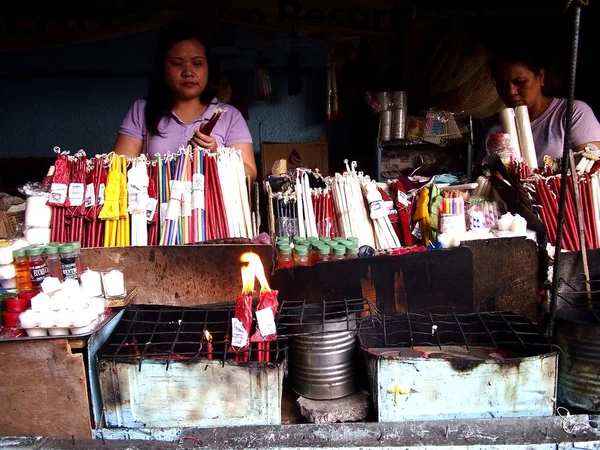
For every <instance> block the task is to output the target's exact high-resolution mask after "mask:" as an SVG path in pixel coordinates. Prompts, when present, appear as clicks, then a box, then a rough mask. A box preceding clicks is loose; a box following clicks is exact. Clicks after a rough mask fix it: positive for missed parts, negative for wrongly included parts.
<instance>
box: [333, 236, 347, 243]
mask: <svg viewBox="0 0 600 450" xmlns="http://www.w3.org/2000/svg"><path fill="white" fill-rule="evenodd" d="M332 240H333V241H335V242H341V241H345V240H346V239H345V238H343V237H342V236H336V237H334V238H333V239H332Z"/></svg>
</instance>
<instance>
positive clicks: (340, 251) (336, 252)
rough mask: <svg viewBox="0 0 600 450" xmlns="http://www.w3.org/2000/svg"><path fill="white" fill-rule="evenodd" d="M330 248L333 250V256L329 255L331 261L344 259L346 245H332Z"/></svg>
mask: <svg viewBox="0 0 600 450" xmlns="http://www.w3.org/2000/svg"><path fill="white" fill-rule="evenodd" d="M331 248H332V250H333V256H332V257H331V260H332V261H340V260H342V259H344V255H345V253H346V247H344V246H343V245H334V246H333V247H331Z"/></svg>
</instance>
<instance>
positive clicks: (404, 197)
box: [396, 191, 410, 206]
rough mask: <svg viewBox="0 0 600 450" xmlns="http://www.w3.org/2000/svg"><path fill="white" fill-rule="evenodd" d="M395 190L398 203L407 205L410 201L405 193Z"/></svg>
mask: <svg viewBox="0 0 600 450" xmlns="http://www.w3.org/2000/svg"><path fill="white" fill-rule="evenodd" d="M396 192H397V194H398V195H397V196H396V197H397V198H398V203H400V204H401V205H402V206H408V205H409V204H410V202H409V201H408V195H406V193H404V192H402V191H396Z"/></svg>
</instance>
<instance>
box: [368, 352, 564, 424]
mask: <svg viewBox="0 0 600 450" xmlns="http://www.w3.org/2000/svg"><path fill="white" fill-rule="evenodd" d="M391 350H392V349H386V351H385V352H384V353H383V354H380V353H378V352H377V351H376V350H365V351H364V354H365V358H366V360H367V367H368V368H367V370H368V374H369V384H370V385H371V395H372V397H373V401H374V404H375V408H376V410H377V417H378V421H379V422H403V421H409V420H453V419H479V418H481V419H484V418H488V419H493V418H500V417H503V418H508V417H540V416H551V415H552V414H553V413H554V399H555V398H556V379H557V363H558V361H557V360H558V356H557V354H556V353H548V354H542V355H539V356H529V357H524V358H511V359H506V360H503V361H500V360H493V359H486V360H483V359H475V358H470V357H469V356H470V354H469V353H468V352H465V350H464V349H461V348H458V349H456V350H455V351H454V353H456V354H458V353H459V352H461V357H454V356H447V354H448V353H453V349H452V347H444V350H443V351H441V350H440V351H438V350H437V349H436V348H430V349H429V350H428V351H429V358H423V357H419V356H415V357H411V356H406V357H404V356H402V357H398V356H389V354H390V353H392V351H391ZM406 351H410V349H408V350H406ZM436 353H439V354H440V355H441V356H437V355H436ZM396 354H398V352H396Z"/></svg>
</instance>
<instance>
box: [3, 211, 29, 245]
mask: <svg viewBox="0 0 600 450" xmlns="http://www.w3.org/2000/svg"><path fill="white" fill-rule="evenodd" d="M24 222H25V210H24V209H23V210H20V211H13V212H7V211H0V239H14V238H17V237H20V236H21V235H22V234H23V223H24Z"/></svg>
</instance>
